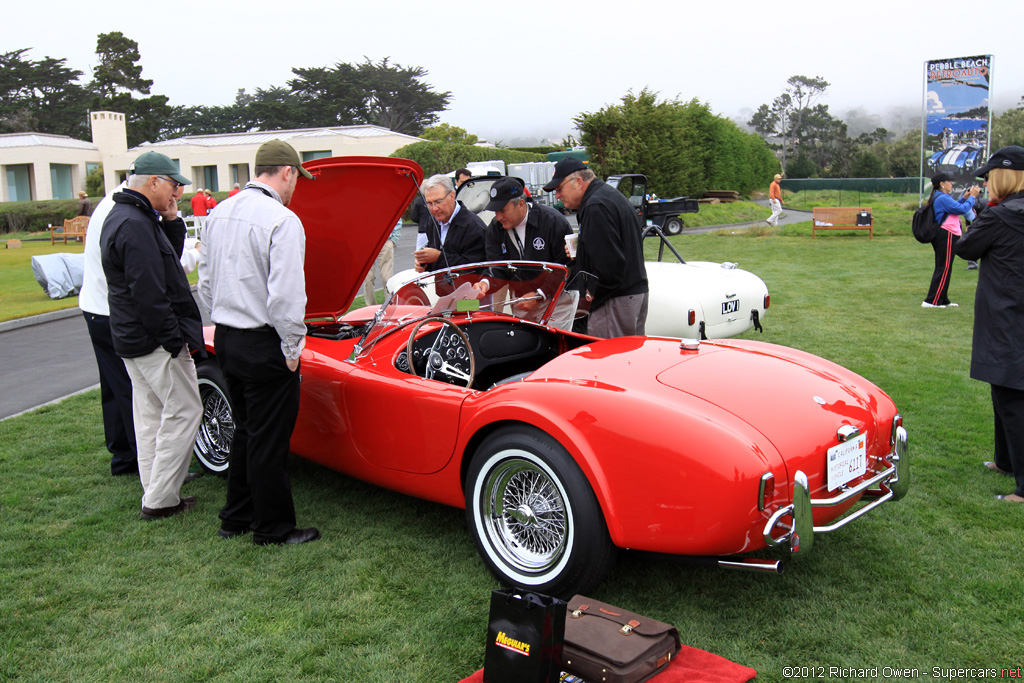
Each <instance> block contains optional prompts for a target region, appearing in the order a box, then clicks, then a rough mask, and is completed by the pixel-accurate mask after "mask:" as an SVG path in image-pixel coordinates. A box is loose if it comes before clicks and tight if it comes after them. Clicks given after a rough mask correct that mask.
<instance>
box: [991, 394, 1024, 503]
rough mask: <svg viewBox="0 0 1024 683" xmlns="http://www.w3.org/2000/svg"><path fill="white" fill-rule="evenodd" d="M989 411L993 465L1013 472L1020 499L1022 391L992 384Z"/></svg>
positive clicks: (1023, 478) (1023, 476) (1023, 480)
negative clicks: (991, 426) (993, 445)
mask: <svg viewBox="0 0 1024 683" xmlns="http://www.w3.org/2000/svg"><path fill="white" fill-rule="evenodd" d="M991 386H992V412H993V413H995V442H996V447H995V458H994V460H995V462H996V465H997V466H998V467H999V468H1000V469H1003V470H1006V471H1007V472H1013V478H1014V480H1016V482H1017V489H1016V490H1015V491H1014V493H1016V494H1017V495H1018V496H1024V391H1021V390H1020V389H1011V388H1009V387H1001V386H999V385H996V384H993V385H991Z"/></svg>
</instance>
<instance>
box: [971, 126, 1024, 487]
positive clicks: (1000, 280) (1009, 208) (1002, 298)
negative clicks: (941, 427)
mask: <svg viewBox="0 0 1024 683" xmlns="http://www.w3.org/2000/svg"><path fill="white" fill-rule="evenodd" d="M978 175H979V177H986V182H985V185H986V187H987V188H988V193H989V196H990V197H991V201H990V202H989V206H987V207H986V208H985V209H984V211H982V212H981V213H980V214H979V215H978V218H977V219H976V220H975V221H974V222H973V223H972V224H971V229H970V230H968V231H967V234H966V236H964V237H963V238H962V239H961V240H960V241H959V242H958V243H957V244H956V247H955V250H956V254H957V256H959V257H960V258H964V259H977V260H980V261H981V262H982V265H981V268H980V269H979V271H978V272H979V275H978V289H977V292H976V293H975V298H974V342H973V345H972V350H971V377H972V378H974V379H977V380H980V381H982V382H988V383H989V384H990V385H991V386H992V409H993V413H994V415H995V449H994V452H995V458H994V459H993V460H992V461H990V462H985V466H986V467H988V468H989V469H991V470H994V471H996V472H1000V473H1002V474H1005V475H1010V476H1013V478H1014V479H1015V480H1016V488H1015V490H1014V492H1013V493H1011V494H1008V495H1002V496H996V497H997V498H1000V499H1002V500H1006V501H1010V502H1014V503H1024V148H1022V147H1018V146H1016V145H1011V146H1009V147H1003V148H1002V149H1000V150H998V151H997V152H996V153H995V154H993V155H992V158H991V159H989V161H988V163H987V164H986V165H985V166H983V167H982V168H981V169H980V170H979V171H978Z"/></svg>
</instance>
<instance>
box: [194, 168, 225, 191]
mask: <svg viewBox="0 0 1024 683" xmlns="http://www.w3.org/2000/svg"><path fill="white" fill-rule="evenodd" d="M193 168H194V169H195V171H194V173H193V174H192V176H193V184H195V182H196V180H195V179H196V178H200V179H201V180H199V181H198V182H199V183H201V184H200V185H198V187H202V188H204V189H207V190H209V191H210V192H220V183H218V182H217V167H216V166H193Z"/></svg>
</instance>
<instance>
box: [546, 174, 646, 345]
mask: <svg viewBox="0 0 1024 683" xmlns="http://www.w3.org/2000/svg"><path fill="white" fill-rule="evenodd" d="M544 189H545V190H547V191H548V192H551V191H554V193H555V197H556V198H558V199H560V200H561V201H562V203H563V204H564V205H565V206H566V208H568V209H576V212H577V213H576V216H577V218H578V220H579V223H580V234H579V243H578V246H577V251H576V269H577V270H580V271H585V272H587V273H590V274H592V275H595V276H597V279H598V281H597V285H596V288H595V289H594V290H593V291H590V292H587V296H590V297H592V298H593V301H592V302H591V306H590V320H589V321H587V334H590V335H592V336H595V337H605V338H610V337H622V336H628V335H638V334H639V335H642V334H644V326H645V324H646V322H647V292H648V288H647V269H646V268H645V267H644V252H643V242H642V240H641V230H640V219H639V217H638V216H637V213H636V210H635V209H634V208H633V206H632V205H631V204H630V203H629V200H627V199H626V198H625V196H623V194H622V193H621V192H619V191H618V190H616V189H615V188H613V187H609V186H608V185H606V184H605V183H604V181H602V180H600V179H599V178H598V177H597V176H596V175H594V172H593V171H591V170H590V169H589V168H587V167H586V166H585V165H584V164H583V162H581V161H580V160H578V159H572V158H566V159H562V160H561V161H559V162H558V163H557V164H555V174H554V177H552V178H551V181H550V182H549V183H548V184H547V185H545V186H544Z"/></svg>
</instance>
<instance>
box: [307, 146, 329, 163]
mask: <svg viewBox="0 0 1024 683" xmlns="http://www.w3.org/2000/svg"><path fill="white" fill-rule="evenodd" d="M329 156H331V150H329V149H328V150H326V151H322V152H303V153H302V161H303V163H305V162H307V161H312V160H313V159H326V158H327V157H329Z"/></svg>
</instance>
